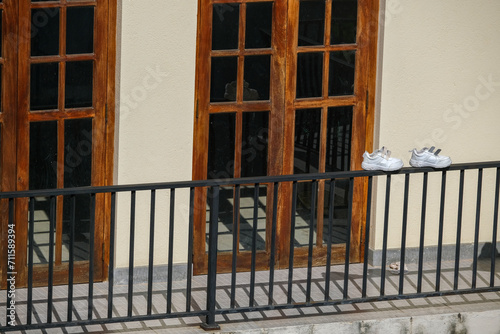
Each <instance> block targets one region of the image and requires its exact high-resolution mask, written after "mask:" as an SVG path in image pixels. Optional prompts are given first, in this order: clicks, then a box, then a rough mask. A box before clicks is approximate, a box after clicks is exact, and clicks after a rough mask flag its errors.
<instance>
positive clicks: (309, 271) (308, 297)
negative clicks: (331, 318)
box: [306, 180, 318, 304]
mask: <svg viewBox="0 0 500 334" xmlns="http://www.w3.org/2000/svg"><path fill="white" fill-rule="evenodd" d="M317 192H318V181H317V180H313V181H312V184H311V212H310V215H311V216H310V220H309V244H308V245H309V248H308V252H307V281H306V304H308V303H310V302H311V281H312V263H313V256H314V254H313V252H314V223H315V221H316V219H315V218H316V196H317Z"/></svg>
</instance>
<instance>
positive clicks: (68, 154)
mask: <svg viewBox="0 0 500 334" xmlns="http://www.w3.org/2000/svg"><path fill="white" fill-rule="evenodd" d="M91 171H92V119H91V118H84V119H72V120H66V121H65V122H64V187H65V188H71V187H84V186H90V185H91V181H92V178H91V176H92V173H91Z"/></svg>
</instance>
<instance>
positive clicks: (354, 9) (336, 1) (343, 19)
mask: <svg viewBox="0 0 500 334" xmlns="http://www.w3.org/2000/svg"><path fill="white" fill-rule="evenodd" d="M357 18H358V1H357V0H333V1H332V29H331V31H332V33H331V44H344V43H356V26H357Z"/></svg>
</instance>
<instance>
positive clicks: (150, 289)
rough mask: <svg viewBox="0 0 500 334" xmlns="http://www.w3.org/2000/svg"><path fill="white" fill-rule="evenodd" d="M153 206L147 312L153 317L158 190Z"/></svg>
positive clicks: (154, 193)
mask: <svg viewBox="0 0 500 334" xmlns="http://www.w3.org/2000/svg"><path fill="white" fill-rule="evenodd" d="M150 201H151V204H150V212H149V262H148V295H147V307H146V312H147V314H148V315H151V309H152V304H153V265H154V243H155V212H156V189H151V199H150Z"/></svg>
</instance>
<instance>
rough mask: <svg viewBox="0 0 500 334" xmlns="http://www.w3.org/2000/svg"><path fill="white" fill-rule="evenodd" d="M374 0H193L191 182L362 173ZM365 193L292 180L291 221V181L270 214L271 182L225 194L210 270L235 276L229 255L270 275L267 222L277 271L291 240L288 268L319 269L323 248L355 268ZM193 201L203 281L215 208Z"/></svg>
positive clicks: (201, 196) (368, 135)
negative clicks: (213, 265) (196, 19)
mask: <svg viewBox="0 0 500 334" xmlns="http://www.w3.org/2000/svg"><path fill="white" fill-rule="evenodd" d="M375 2H376V1H368V0H275V1H270V0H231V1H227V0H201V1H200V16H199V22H198V25H199V27H200V29H199V36H198V59H197V100H196V111H195V143H194V145H195V148H194V156H193V157H194V158H193V164H194V165H193V170H194V171H193V178H194V179H201V180H203V179H213V178H219V179H222V178H233V177H235V178H238V177H245V176H263V175H269V176H272V175H290V174H310V173H325V172H334V171H346V170H355V169H359V168H360V167H361V157H362V154H363V152H364V150H365V149H366V148H368V147H370V146H371V141H372V128H373V121H372V119H373V117H372V112H373V111H370V109H369V105H368V103H369V101H372V100H371V98H370V89H373V85H374V78H375V75H374V74H375V68H376V66H375V62H374V57H373V55H375V53H374V51H373V50H376V40H377V17H378V6H377V5H376V4H375ZM364 188H365V185H364V183H363V182H362V181H360V182H358V181H356V182H352V181H351V180H349V179H346V180H336V181H335V183H332V184H331V183H330V182H329V181H328V182H327V181H318V182H300V183H298V184H297V189H296V191H297V203H296V208H297V209H296V211H295V212H293V213H292V212H291V209H292V207H293V206H292V193H293V189H292V184H290V183H284V184H281V185H280V189H279V192H278V203H279V205H278V206H277V208H278V212H273V203H272V199H273V196H272V195H273V193H274V189H273V184H261V185H259V188H258V189H257V190H256V189H255V187H254V186H253V185H249V186H244V185H242V186H241V187H235V188H233V187H225V188H223V189H221V193H220V196H221V204H220V205H219V208H218V209H219V217H218V223H219V224H218V230H219V236H218V245H219V249H218V251H219V253H218V264H219V265H218V270H220V271H229V270H231V264H232V259H233V255H235V254H234V253H236V256H235V257H236V260H237V261H236V262H237V266H238V270H249V269H250V262H249V259H250V258H251V253H252V252H251V251H252V250H253V249H255V250H256V252H257V253H258V256H257V258H256V259H257V263H256V267H257V268H258V269H267V268H269V264H270V259H271V257H270V255H271V252H270V250H271V235H272V232H271V231H272V217H273V214H276V216H277V220H278V222H277V230H276V243H275V245H273V247H276V248H275V250H276V253H275V255H276V257H275V259H276V264H277V265H278V267H280V268H286V267H288V265H289V256H290V249H291V247H290V244H293V245H294V248H293V251H294V263H293V265H294V266H305V265H307V264H308V261H309V259H310V258H311V256H314V259H315V260H314V264H317V265H319V264H322V263H325V261H326V258H327V256H326V255H327V249H328V247H327V244H328V243H329V241H331V242H332V244H333V247H332V253H331V255H332V260H333V262H343V261H345V258H346V256H349V259H350V260H351V261H359V259H360V258H361V256H362V254H363V247H364V245H363V243H362V236H361V231H362V227H363V224H364V221H362V219H361V218H360V217H362V216H363V215H362V210H363V209H362V208H363V207H364V206H363V203H362V200H361V198H363V196H362V195H363V193H364V191H365V190H364ZM313 194H314V196H312V195H313ZM197 196H198V202H197V203H202V204H201V205H198V206H196V207H197V208H198V210H197V211H196V212H195V215H196V216H195V229H194V232H195V234H194V237H195V239H194V252H193V254H194V264H195V267H194V268H195V272H196V273H203V272H205V271H206V260H207V245H206V241H207V236H208V225H209V224H208V218H209V217H208V214H207V213H208V212H209V211H210V209H211V208H210V205H211V203H210V201H209V200H207V199H209V198H210V194H207V192H206V191H199V193H198V195H197ZM351 199H352V201H351ZM349 203H351V204H349ZM331 205H333V206H334V217H333V221H334V223H333V226H332V227H329V226H328V224H326V223H325V221H327V219H325V216H327V215H328V213H329V207H330V206H331ZM253 208H257V210H253ZM254 218H255V219H254ZM254 238H256V239H255V244H252V242H253V241H254ZM309 245H313V247H312V249H311V248H310V247H309ZM347 250H349V252H347ZM311 252H312V253H311Z"/></svg>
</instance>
